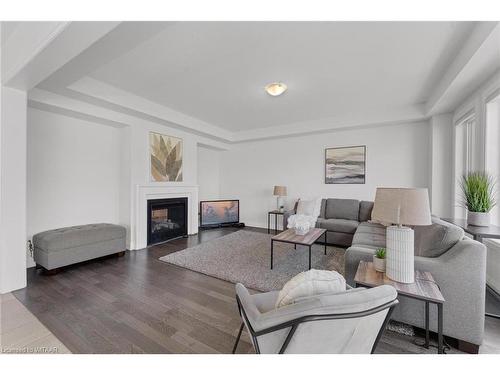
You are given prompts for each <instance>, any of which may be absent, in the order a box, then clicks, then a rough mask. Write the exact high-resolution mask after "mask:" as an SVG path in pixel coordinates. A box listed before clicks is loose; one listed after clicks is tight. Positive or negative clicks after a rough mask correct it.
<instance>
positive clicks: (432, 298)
mask: <svg viewBox="0 0 500 375" xmlns="http://www.w3.org/2000/svg"><path fill="white" fill-rule="evenodd" d="M354 282H355V283H356V287H357V286H365V287H369V288H372V287H376V286H380V285H392V286H393V287H394V288H395V289H396V290H397V292H398V294H401V295H402V296H405V297H409V298H413V299H417V300H420V301H424V302H425V343H424V347H425V348H426V349H428V348H429V341H430V340H429V304H430V303H433V304H435V305H437V308H438V354H443V353H444V351H443V304H444V302H445V299H444V297H443V295H442V294H441V290H440V289H439V286H438V284H437V283H436V281H435V280H434V278H433V277H432V275H431V273H430V272H425V271H419V270H415V282H414V283H411V284H404V283H398V282H397V281H394V280H391V279H389V278H388V277H387V276H386V275H385V273H382V272H378V271H376V270H375V267H374V266H373V263H372V262H364V261H360V262H359V265H358V270H357V271H356V276H354Z"/></svg>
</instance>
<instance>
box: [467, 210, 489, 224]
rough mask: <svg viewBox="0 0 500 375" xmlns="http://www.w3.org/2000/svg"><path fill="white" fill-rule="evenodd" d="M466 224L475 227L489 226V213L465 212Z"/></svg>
mask: <svg viewBox="0 0 500 375" xmlns="http://www.w3.org/2000/svg"><path fill="white" fill-rule="evenodd" d="M467 224H469V225H474V226H476V227H489V226H490V213H489V212H472V211H468V212H467Z"/></svg>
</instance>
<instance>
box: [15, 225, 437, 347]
mask: <svg viewBox="0 0 500 375" xmlns="http://www.w3.org/2000/svg"><path fill="white" fill-rule="evenodd" d="M236 230H238V229H234V228H224V229H214V230H207V231H201V232H200V233H199V234H198V235H196V236H191V237H189V238H182V239H177V240H174V241H171V242H169V243H165V244H162V245H157V246H153V247H150V248H148V249H144V250H140V251H132V252H130V251H128V252H127V253H126V255H125V256H123V257H108V258H103V259H98V260H95V261H89V262H85V263H81V264H78V265H75V266H71V267H67V268H65V269H64V270H63V271H62V272H60V273H59V274H57V275H54V276H46V275H44V274H43V273H42V272H41V271H40V270H35V269H34V268H31V269H29V270H28V286H27V287H26V288H25V289H22V290H19V291H16V292H14V295H15V296H16V298H17V299H19V300H20V301H21V302H22V303H23V304H24V305H25V306H26V307H27V308H28V309H29V310H30V311H31V312H32V313H33V314H34V315H35V316H36V317H37V318H38V319H39V320H40V321H41V322H42V323H43V324H44V325H45V326H46V327H47V328H48V329H49V330H50V331H52V332H53V333H54V335H55V336H57V338H59V340H61V341H62V342H63V343H64V345H66V347H67V348H68V349H69V350H71V351H72V352H73V353H230V352H231V349H232V346H233V344H234V340H235V338H236V335H237V333H238V328H239V325H240V318H239V316H238V312H237V307H236V301H235V298H234V285H233V284H232V283H229V282H227V281H223V280H219V279H216V278H213V277H210V276H206V275H203V274H200V273H197V272H193V271H190V270H187V269H184V268H180V267H177V266H174V265H170V264H167V263H164V262H161V261H159V260H158V258H160V257H162V256H164V255H166V254H169V253H172V252H175V251H179V250H182V249H185V248H187V247H190V246H194V245H196V244H198V243H200V242H203V241H210V240H211V239H213V238H217V237H220V236H223V235H225V234H228V233H230V232H233V231H236ZM245 230H256V229H245ZM411 341H413V338H411V337H406V336H403V335H399V334H396V333H393V332H386V333H385V335H384V336H383V338H382V341H381V343H380V344H379V346H378V349H377V352H378V353H434V349H430V350H425V349H423V348H420V347H417V346H415V345H413V344H412V343H411ZM238 352H239V353H253V348H252V346H251V344H250V341H249V338H248V337H247V335H246V334H244V335H243V336H242V341H240V345H239V347H238Z"/></svg>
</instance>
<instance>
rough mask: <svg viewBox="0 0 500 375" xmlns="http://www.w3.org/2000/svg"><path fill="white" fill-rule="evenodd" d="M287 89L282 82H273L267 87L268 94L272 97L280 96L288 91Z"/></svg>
mask: <svg viewBox="0 0 500 375" xmlns="http://www.w3.org/2000/svg"><path fill="white" fill-rule="evenodd" d="M286 89H287V87H286V85H285V84H284V83H282V82H273V83H270V84H269V85H267V86H266V92H267V93H268V94H269V95H271V96H279V95H281V94H283V93H284V92H285V91H286Z"/></svg>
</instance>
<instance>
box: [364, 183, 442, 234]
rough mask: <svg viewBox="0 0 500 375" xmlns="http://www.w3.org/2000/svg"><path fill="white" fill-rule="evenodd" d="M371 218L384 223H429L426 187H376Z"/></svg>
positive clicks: (429, 214) (429, 213) (429, 215)
mask: <svg viewBox="0 0 500 375" xmlns="http://www.w3.org/2000/svg"><path fill="white" fill-rule="evenodd" d="M372 220H373V221H377V222H379V223H384V224H398V225H431V224H432V222H431V211H430V207H429V193H428V191H427V189H420V188H377V193H376V194H375V203H374V205H373V211H372Z"/></svg>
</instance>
